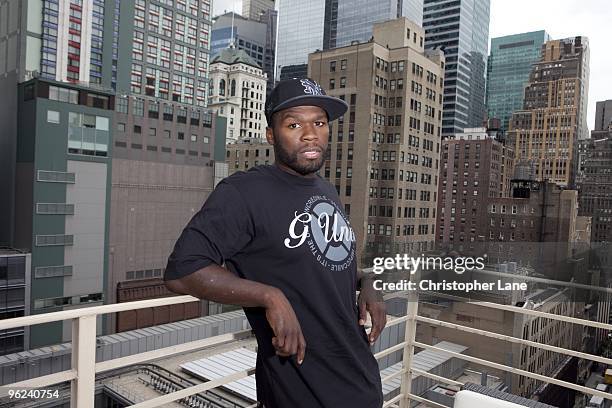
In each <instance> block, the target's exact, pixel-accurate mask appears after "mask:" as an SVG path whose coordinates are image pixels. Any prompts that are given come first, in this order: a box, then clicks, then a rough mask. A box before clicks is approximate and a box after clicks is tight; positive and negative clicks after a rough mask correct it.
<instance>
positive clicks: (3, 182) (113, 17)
mask: <svg viewBox="0 0 612 408" xmlns="http://www.w3.org/2000/svg"><path fill="white" fill-rule="evenodd" d="M120 3H121V2H120V1H119V0H85V1H83V0H40V1H32V2H29V1H28V2H23V1H21V0H2V1H0V21H2V22H3V24H0V123H2V124H3V132H2V134H1V135H0V187H1V188H2V190H3V191H7V192H10V193H9V194H3V195H2V197H0V225H7V226H8V227H7V228H0V243H4V244H7V245H12V243H13V242H14V236H13V232H14V219H15V217H14V211H15V207H14V200H13V198H14V191H15V174H16V169H15V163H16V151H17V134H18V112H17V108H18V106H19V99H18V84H20V83H23V82H25V81H28V80H30V79H32V78H34V77H41V78H45V79H50V80H54V81H60V82H63V81H66V82H72V83H79V84H81V85H83V84H91V86H99V87H102V88H103V89H110V88H113V87H114V86H115V85H116V80H117V50H118V47H119V45H118V39H117V38H115V37H113V36H112V35H110V34H111V33H113V32H115V30H117V29H118V27H119V14H120V8H122V10H123V11H125V10H126V9H128V8H129V7H128V6H127V5H126V3H128V2H123V3H124V5H120ZM124 20H125V19H124ZM122 24H124V25H127V24H129V22H128V21H127V20H125V21H122Z"/></svg>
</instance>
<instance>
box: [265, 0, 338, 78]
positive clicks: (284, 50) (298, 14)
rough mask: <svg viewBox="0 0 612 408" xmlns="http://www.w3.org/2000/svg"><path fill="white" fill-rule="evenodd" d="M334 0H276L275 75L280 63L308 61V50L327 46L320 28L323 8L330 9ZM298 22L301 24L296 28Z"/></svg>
mask: <svg viewBox="0 0 612 408" xmlns="http://www.w3.org/2000/svg"><path fill="white" fill-rule="evenodd" d="M333 1H335V0H314V1H301V0H278V3H277V4H278V8H277V10H278V32H277V36H276V38H277V42H276V71H275V72H276V75H277V77H279V76H280V70H281V68H282V67H285V66H287V65H299V64H308V54H309V53H311V52H314V51H316V50H324V49H327V48H329V46H326V45H324V44H325V42H324V35H323V32H324V31H325V30H324V27H325V16H326V10H327V12H328V13H329V9H330V8H331V3H332V2H333ZM298 22H299V27H300V28H299V29H296V24H297V23H298ZM328 35H329V34H328ZM327 42H329V39H328V40H327Z"/></svg>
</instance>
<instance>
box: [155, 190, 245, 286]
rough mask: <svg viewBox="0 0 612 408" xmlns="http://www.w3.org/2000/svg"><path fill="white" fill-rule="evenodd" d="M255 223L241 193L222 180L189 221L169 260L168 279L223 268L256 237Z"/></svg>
mask: <svg viewBox="0 0 612 408" xmlns="http://www.w3.org/2000/svg"><path fill="white" fill-rule="evenodd" d="M253 234H254V231H253V220H252V217H251V215H250V213H249V210H248V208H247V206H246V203H245V202H244V200H243V198H242V195H241V194H240V192H239V191H238V190H237V189H236V187H234V186H233V185H232V184H230V183H227V182H226V181H222V182H221V183H219V184H218V185H217V187H216V188H215V190H214V191H213V192H212V193H211V194H210V196H209V197H208V199H207V200H206V202H205V203H204V206H203V207H202V209H201V210H200V211H199V212H198V213H197V214H196V215H194V216H193V218H192V219H191V220H190V221H189V223H188V224H187V226H186V227H185V229H184V230H183V232H182V233H181V235H180V237H179V238H178V240H177V241H176V244H175V245H174V250H173V251H172V254H170V257H169V258H168V264H167V266H166V271H165V273H164V280H173V279H179V278H182V277H184V276H186V275H189V274H191V273H194V272H196V271H197V270H199V269H202V268H204V267H206V266H208V265H211V264H213V263H214V264H217V265H222V264H223V263H224V262H225V260H227V259H230V258H231V257H232V256H233V255H234V254H236V253H238V252H239V251H240V250H242V249H243V248H244V247H245V246H246V245H247V244H248V243H249V242H250V241H251V239H252V238H253Z"/></svg>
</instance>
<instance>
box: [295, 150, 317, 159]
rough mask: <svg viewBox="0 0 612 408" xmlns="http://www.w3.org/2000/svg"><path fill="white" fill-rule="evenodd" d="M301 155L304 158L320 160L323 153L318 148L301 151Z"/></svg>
mask: <svg viewBox="0 0 612 408" xmlns="http://www.w3.org/2000/svg"><path fill="white" fill-rule="evenodd" d="M300 153H301V154H303V155H304V157H306V158H307V159H318V158H319V157H321V153H322V151H321V149H318V148H309V149H304V150H302V151H300Z"/></svg>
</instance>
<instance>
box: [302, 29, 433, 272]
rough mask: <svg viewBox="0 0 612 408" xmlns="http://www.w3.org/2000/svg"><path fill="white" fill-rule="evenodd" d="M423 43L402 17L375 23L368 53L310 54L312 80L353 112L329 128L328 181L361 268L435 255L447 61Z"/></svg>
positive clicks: (359, 47) (361, 48)
mask: <svg viewBox="0 0 612 408" xmlns="http://www.w3.org/2000/svg"><path fill="white" fill-rule="evenodd" d="M413 33H414V34H416V37H415V36H414V35H413ZM423 36H424V32H423V29H422V28H421V27H419V26H417V25H416V24H414V23H413V22H411V21H409V20H408V19H406V18H400V19H396V20H392V21H389V22H386V23H379V24H375V25H374V39H373V41H370V42H368V43H366V44H356V45H351V46H347V47H341V48H336V49H332V50H328V51H322V52H316V53H313V54H311V55H309V64H308V70H309V76H310V77H311V78H313V79H314V80H316V81H318V82H319V83H320V84H321V85H322V86H323V87H324V88H325V89H326V90H327V92H328V93H329V94H330V95H334V96H336V97H339V98H341V99H344V100H345V101H346V102H347V103H348V105H349V109H348V112H347V113H346V114H345V115H344V116H343V117H341V118H340V119H339V120H338V121H337V122H334V123H333V124H332V131H331V133H330V142H329V148H328V151H327V157H326V161H325V164H324V169H323V174H324V176H325V178H327V179H328V180H329V181H330V182H331V183H332V185H335V186H336V189H337V190H338V193H339V195H340V198H341V200H342V202H343V203H344V204H345V210H346V213H347V214H348V215H349V217H350V220H351V225H352V227H353V229H354V230H355V234H356V236H357V240H358V245H359V248H360V249H363V250H364V252H363V253H364V259H363V260H364V262H367V258H368V257H371V256H373V255H374V254H377V255H376V256H381V254H383V253H391V252H392V253H394V254H395V253H398V252H411V251H421V250H424V249H427V248H429V247H431V246H433V242H434V237H435V220H436V201H437V199H436V198H437V186H438V172H439V157H440V123H441V122H440V121H441V107H442V103H441V100H440V99H439V98H438V96H437V95H439V94H441V93H442V90H443V74H444V57H443V55H442V53H441V52H439V51H438V52H431V53H430V52H427V51H425V49H424V47H423V44H422V43H421V42H419V41H418V39H419V38H422V37H423ZM415 38H416V39H417V40H416V41H415Z"/></svg>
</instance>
